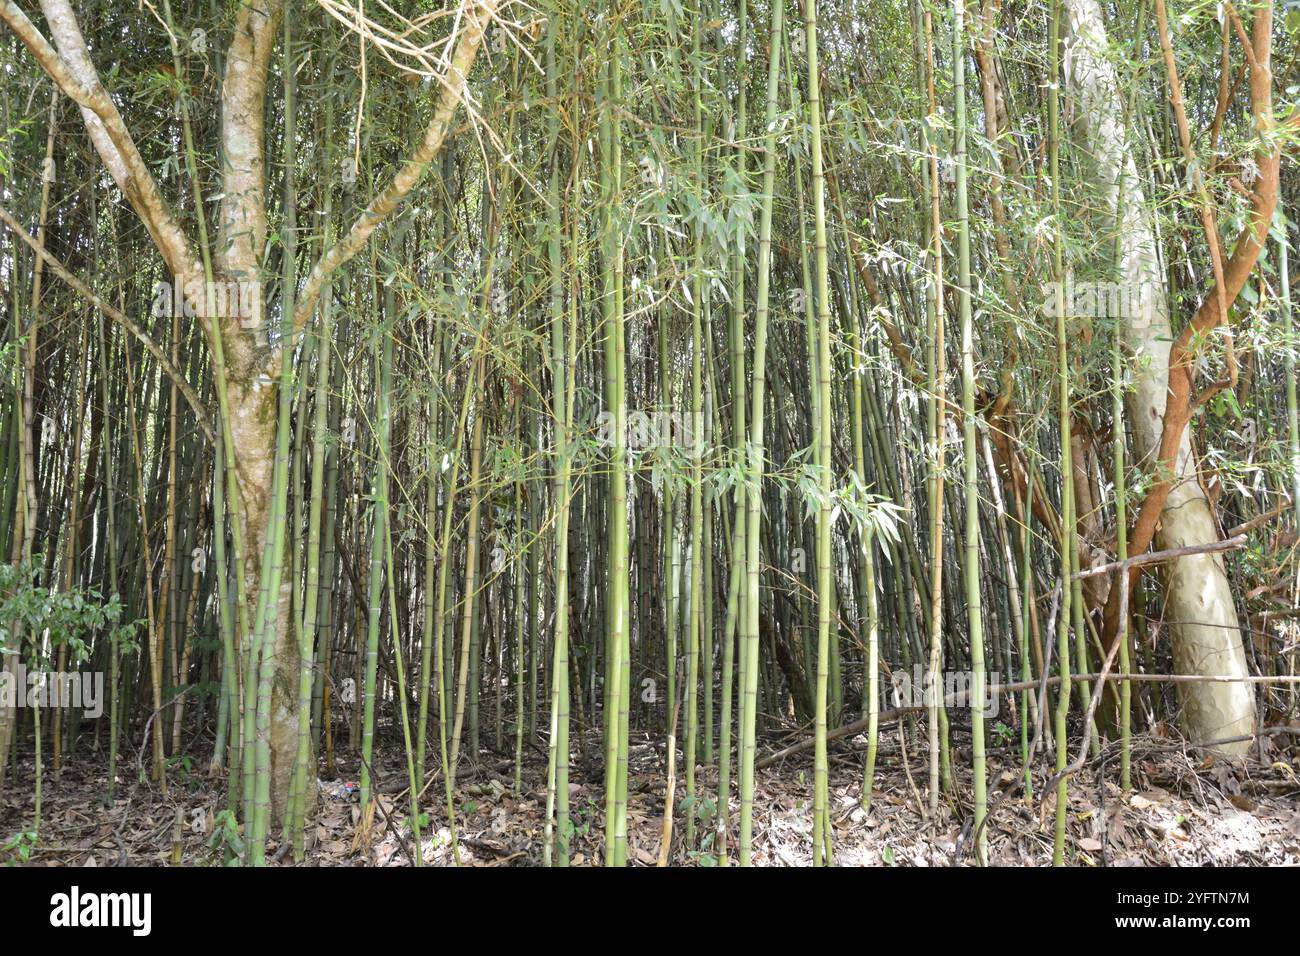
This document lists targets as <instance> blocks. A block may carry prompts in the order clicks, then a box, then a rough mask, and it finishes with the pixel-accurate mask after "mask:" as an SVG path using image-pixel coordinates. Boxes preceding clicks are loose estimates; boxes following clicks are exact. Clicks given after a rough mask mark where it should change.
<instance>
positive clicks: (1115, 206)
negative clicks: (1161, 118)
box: [1065, 0, 1255, 751]
mask: <svg viewBox="0 0 1300 956" xmlns="http://www.w3.org/2000/svg"><path fill="white" fill-rule="evenodd" d="M1065 8H1066V12H1067V17H1068V23H1069V31H1070V41H1069V42H1070V55H1069V57H1068V59H1067V61H1066V63H1067V71H1068V76H1067V78H1066V79H1067V82H1068V83H1069V85H1070V89H1071V92H1072V93H1073V94H1074V95H1075V97H1076V98H1077V102H1078V106H1079V113H1080V117H1079V120H1080V125H1081V126H1082V127H1084V129H1085V135H1086V138H1087V141H1088V146H1089V149H1090V151H1091V153H1092V156H1093V159H1094V161H1095V163H1096V174H1097V180H1098V184H1099V187H1100V190H1101V193H1102V197H1103V199H1104V203H1103V205H1104V208H1107V209H1109V210H1111V212H1112V214H1116V213H1117V214H1118V215H1119V217H1120V219H1121V224H1120V235H1119V237H1118V240H1119V244H1120V268H1119V276H1118V281H1119V283H1120V288H1121V290H1122V291H1123V293H1124V295H1122V296H1121V300H1122V301H1126V302H1127V303H1129V304H1130V305H1131V308H1130V309H1129V310H1128V311H1127V313H1126V314H1125V316H1124V318H1125V320H1126V324H1125V326H1124V343H1125V346H1126V347H1127V349H1128V350H1129V352H1130V354H1131V356H1132V359H1133V360H1132V362H1131V365H1130V369H1131V375H1132V388H1131V390H1130V392H1129V394H1128V402H1127V410H1128V417H1129V421H1128V423H1127V425H1128V428H1129V431H1130V433H1131V434H1132V435H1133V443H1134V446H1135V449H1136V451H1137V463H1138V466H1139V467H1145V468H1148V469H1150V468H1151V467H1152V465H1153V463H1154V462H1156V461H1157V460H1158V454H1159V450H1160V443H1161V436H1162V434H1163V431H1164V417H1165V405H1166V400H1167V397H1168V394H1169V371H1170V362H1169V356H1170V349H1171V346H1172V344H1173V341H1174V336H1173V331H1172V328H1171V325H1170V320H1169V311H1168V306H1167V298H1166V290H1165V285H1164V270H1163V268H1162V264H1161V261H1160V255H1159V248H1158V245H1157V243H1156V237H1155V228H1154V223H1153V221H1152V215H1151V212H1150V210H1149V209H1148V207H1147V206H1146V203H1145V197H1144V196H1143V192H1142V181H1141V180H1140V179H1139V177H1138V174H1137V166H1136V164H1135V162H1134V160H1133V156H1132V154H1131V152H1130V151H1129V147H1128V144H1127V142H1126V130H1125V127H1124V120H1123V103H1122V100H1121V93H1120V88H1119V85H1118V77H1117V73H1116V70H1115V68H1114V66H1113V64H1112V61H1111V60H1109V59H1107V50H1106V47H1107V39H1106V28H1105V25H1104V23H1103V19H1102V14H1101V10H1100V8H1099V6H1098V4H1097V0H1065ZM1196 471H1197V463H1196V459H1195V456H1194V455H1193V454H1192V448H1191V439H1190V434H1189V429H1188V428H1187V427H1186V426H1184V427H1183V428H1182V429H1181V435H1180V436H1179V438H1178V444H1177V454H1176V456H1175V468H1174V469H1173V474H1174V476H1175V477H1174V480H1173V481H1172V482H1171V483H1170V488H1169V493H1168V498H1167V500H1166V501H1165V504H1164V508H1163V510H1162V511H1161V513H1160V526H1159V530H1158V531H1157V533H1156V539H1155V540H1156V547H1157V548H1159V549H1165V548H1177V547H1183V546H1187V545H1198V544H1208V543H1210V542H1213V541H1217V540H1219V529H1218V526H1217V522H1216V521H1215V517H1214V513H1213V511H1212V510H1211V508H1210V503H1209V501H1208V500H1207V499H1206V496H1205V491H1204V489H1203V488H1202V487H1201V484H1200V482H1199V481H1198V480H1197V476H1196ZM1164 584H1165V598H1164V602H1163V616H1164V619H1165V622H1166V626H1167V627H1168V628H1169V633H1170V637H1171V640H1172V643H1173V657H1174V670H1175V671H1176V672H1177V673H1180V674H1203V675H1229V676H1246V674H1247V668H1246V655H1245V650H1244V648H1243V647H1242V639H1241V629H1240V626H1239V624H1238V621H1237V610H1236V606H1235V604H1234V603H1233V597H1232V591H1231V588H1230V586H1229V583H1228V577H1227V573H1226V571H1225V569H1224V563H1223V558H1222V556H1221V555H1219V554H1200V555H1192V556H1190V557H1184V558H1179V559H1178V560H1176V561H1174V562H1172V563H1170V564H1168V565H1166V567H1165V571H1164ZM1178 686H1179V689H1180V692H1181V700H1182V708H1183V712H1182V716H1183V721H1182V724H1183V730H1184V732H1185V733H1186V734H1187V735H1188V737H1189V738H1190V739H1192V740H1193V741H1209V740H1218V739H1222V738H1226V737H1236V736H1241V735H1245V734H1249V733H1251V731H1252V729H1253V727H1254V722H1255V702H1254V697H1253V695H1252V694H1251V690H1250V685H1249V684H1246V683H1182V684H1179V685H1178ZM1246 746H1247V744H1245V743H1239V744H1232V745H1223V746H1222V747H1221V748H1220V749H1221V750H1224V751H1234V750H1235V751H1240V750H1243V749H1245V747H1246Z"/></svg>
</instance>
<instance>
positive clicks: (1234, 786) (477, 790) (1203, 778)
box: [0, 726, 1300, 867]
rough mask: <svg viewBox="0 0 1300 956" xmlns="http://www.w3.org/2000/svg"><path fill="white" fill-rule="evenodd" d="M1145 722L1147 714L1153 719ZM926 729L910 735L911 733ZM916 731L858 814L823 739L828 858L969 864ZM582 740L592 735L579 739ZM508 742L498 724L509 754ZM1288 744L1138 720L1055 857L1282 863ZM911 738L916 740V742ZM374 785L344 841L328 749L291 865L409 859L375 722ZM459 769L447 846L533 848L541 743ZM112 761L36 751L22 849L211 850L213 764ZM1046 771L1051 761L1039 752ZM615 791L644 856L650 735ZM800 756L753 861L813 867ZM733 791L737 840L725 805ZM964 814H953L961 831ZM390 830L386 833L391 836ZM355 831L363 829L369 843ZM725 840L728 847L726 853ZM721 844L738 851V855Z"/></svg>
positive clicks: (161, 853) (1013, 825)
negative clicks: (64, 758) (1181, 731)
mask: <svg viewBox="0 0 1300 956" xmlns="http://www.w3.org/2000/svg"><path fill="white" fill-rule="evenodd" d="M1158 730H1159V728H1158ZM923 736H924V730H923V728H922V729H921V734H920V737H921V738H923ZM799 739H800V738H799V737H797V736H789V737H788V738H786V737H782V738H777V737H768V738H767V739H765V740H764V741H762V742H760V753H762V752H764V751H767V752H771V751H772V750H774V749H776V748H777V747H779V746H781V745H782V744H785V743H790V742H792V741H797V740H799ZM918 742H920V741H912V740H910V739H909V740H908V741H907V753H908V755H909V757H910V770H911V774H910V776H909V774H908V773H907V772H906V770H905V768H904V762H903V761H902V760H901V759H900V752H899V743H900V734H899V733H898V730H897V727H896V726H895V727H886V728H882V730H881V735H880V753H879V757H878V760H877V770H876V780H875V788H874V789H875V795H874V799H873V801H872V806H871V809H870V812H866V811H864V810H863V809H862V808H861V806H860V797H861V790H862V754H863V750H864V743H865V741H864V739H863V738H861V737H859V738H853V739H851V740H845V741H838V742H835V743H834V744H833V745H832V748H831V790H830V802H831V814H832V821H833V829H834V852H835V862H836V863H837V864H838V865H841V866H882V865H883V866H952V865H969V864H970V863H971V861H972V856H971V853H970V832H969V823H968V821H969V819H970V809H971V808H970V806H969V802H968V796H967V795H969V793H970V780H969V779H968V776H969V771H968V770H966V768H967V767H968V765H969V744H968V741H967V740H966V739H965V738H964V737H963V736H962V734H961V733H960V732H959V731H954V738H953V751H954V753H953V756H954V760H955V762H956V764H957V767H958V768H959V769H958V779H957V781H956V788H955V793H957V794H960V795H962V796H961V797H960V799H959V800H954V799H953V798H948V799H946V800H944V801H941V804H940V812H939V817H940V819H939V821H938V824H937V825H935V826H931V825H930V824H928V823H927V822H926V821H925V820H924V818H923V815H922V807H921V801H922V800H923V799H924V797H923V795H924V788H925V784H926V778H927V770H926V766H925V761H924V757H923V748H919V747H918V746H917V743H918ZM586 743H587V745H588V747H589V748H590V749H591V751H596V750H598V744H597V742H595V741H587V742H586ZM511 744H513V740H512V739H510V738H507V741H506V747H507V751H508V753H512V750H511ZM1297 744H1300V741H1298V740H1297V738H1296V737H1295V736H1290V737H1285V736H1282V737H1275V738H1264V739H1263V740H1262V741H1261V743H1260V744H1259V745H1257V746H1256V747H1255V748H1254V750H1253V752H1252V755H1251V756H1250V757H1248V758H1243V759H1236V760H1223V759H1215V758H1209V757H1198V756H1196V755H1195V752H1194V751H1191V750H1188V749H1187V748H1185V747H1183V746H1182V745H1181V744H1180V742H1179V741H1178V740H1176V739H1174V738H1171V737H1169V736H1162V735H1160V734H1159V733H1157V734H1156V735H1144V736H1141V737H1135V739H1134V742H1133V753H1134V757H1133V790H1132V792H1131V793H1129V794H1128V795H1127V796H1124V795H1122V794H1121V793H1120V791H1119V788H1118V786H1117V780H1118V763H1119V762H1118V757H1117V756H1108V757H1107V764H1106V768H1105V774H1104V779H1103V776H1102V775H1101V774H1100V773H1099V772H1098V769H1097V765H1098V763H1099V761H1092V762H1090V764H1089V766H1087V767H1085V768H1084V770H1083V771H1082V772H1080V773H1079V774H1078V775H1076V776H1075V777H1074V778H1073V780H1072V781H1071V784H1070V788H1069V815H1068V817H1067V832H1068V839H1067V851H1066V852H1067V861H1068V862H1070V863H1072V864H1075V865H1083V866H1105V865H1109V866H1169V865H1174V866H1203V865H1214V866H1234V865H1235V866H1287V865H1290V866H1296V865H1300V746H1297ZM918 754H922V756H918ZM1018 755H1019V750H1018V744H1017V743H1013V744H1011V745H1010V746H1008V747H1005V748H1001V749H997V748H995V749H994V751H993V752H992V753H991V755H990V758H989V789H990V801H991V803H992V805H993V813H992V818H991V819H992V822H991V826H990V828H989V853H990V862H992V863H993V864H995V865H1010V866H1046V865H1049V864H1050V863H1051V860H1052V834H1053V817H1054V812H1055V793H1050V794H1046V795H1045V796H1046V799H1039V796H1040V788H1041V787H1042V786H1043V784H1044V782H1045V780H1046V777H1045V776H1044V775H1043V774H1039V775H1038V776H1037V777H1036V778H1035V781H1034V786H1035V791H1034V801H1033V803H1032V805H1030V804H1027V803H1026V801H1025V800H1024V797H1023V794H1021V793H1019V792H1018V788H1017V789H1013V788H1011V787H1010V784H1011V783H1012V782H1013V781H1014V780H1015V779H1016V778H1017V776H1018V774H1019V769H1020V762H1019V756H1018ZM24 756H25V757H26V759H21V758H20V773H19V779H17V780H14V779H10V780H8V781H7V782H6V785H5V789H4V790H3V791H0V862H4V860H3V857H5V856H6V853H5V851H4V849H3V848H4V846H5V844H6V843H7V842H8V841H9V840H10V838H11V837H12V836H13V835H14V834H16V833H18V832H21V831H23V830H27V829H30V822H31V819H32V811H33V800H32V795H33V790H34V788H33V786H32V784H33V782H34V781H33V780H32V770H33V763H32V760H31V755H30V754H26V755H24ZM376 756H377V760H376V769H377V771H378V779H379V781H380V785H379V787H378V793H379V796H378V798H377V810H378V813H377V815H376V820H375V821H374V823H373V825H372V826H371V827H370V830H369V832H370V839H369V840H368V841H362V840H359V839H358V824H359V822H360V809H359V805H358V796H357V791H356V778H357V768H358V766H359V761H358V759H357V758H356V757H355V756H353V755H351V754H348V753H340V754H339V757H338V761H337V764H338V768H337V769H338V771H339V774H340V776H339V777H338V778H337V779H333V780H324V779H322V780H321V781H320V784H319V788H320V792H319V797H320V799H319V801H318V803H317V813H316V816H315V820H314V822H313V825H312V826H311V827H310V828H309V830H308V835H307V853H306V860H305V865H319V866H406V865H410V864H411V863H412V862H413V861H412V859H411V855H412V849H411V841H410V840H409V832H408V831H407V830H406V824H405V816H406V812H407V809H408V803H407V797H406V793H405V790H404V785H405V780H406V764H405V755H404V752H403V750H402V748H401V745H400V737H391V738H385V739H384V741H383V746H382V747H381V748H380V751H379V753H378V754H377V755H376ZM584 756H588V757H590V758H591V762H590V763H587V762H585V761H584V760H583V759H581V758H580V759H577V760H575V762H574V763H575V766H574V768H573V771H572V775H571V782H570V813H571V816H572V818H573V819H574V821H575V833H574V835H573V840H572V854H573V861H572V862H573V864H574V865H578V866H582V865H592V864H596V863H599V862H600V861H601V860H602V859H603V833H604V829H603V818H604V784H603V779H602V778H601V776H600V774H599V772H598V771H596V770H594V769H591V770H587V769H584V768H587V767H591V768H594V767H595V766H596V754H595V753H594V752H593V753H585V754H584ZM479 758H480V759H479V760H478V762H477V764H476V765H473V766H469V765H467V766H466V767H465V768H464V771H463V772H462V774H461V781H460V786H459V789H458V793H457V803H458V806H457V817H458V830H459V833H458V835H459V838H460V847H461V852H460V862H461V864H462V865H469V866H521V865H537V864H540V863H541V847H542V844H543V834H544V824H545V813H546V796H545V774H546V763H545V759H544V755H543V754H542V753H541V751H540V750H532V751H530V752H527V753H526V754H525V765H524V771H523V787H522V791H523V792H522V793H520V794H518V795H516V794H515V793H514V792H513V789H514V787H513V783H514V780H513V778H514V761H513V756H510V755H503V754H495V753H492V752H490V751H483V752H482V753H481V754H480V755H479ZM680 764H681V761H680V758H679V761H678V770H677V779H676V786H675V803H676V813H675V828H674V831H673V854H672V858H671V859H672V862H673V863H675V864H681V863H685V864H697V865H712V864H714V863H716V860H715V857H714V855H713V854H712V852H708V853H700V852H692V853H690V854H686V853H685V852H684V845H685V844H684V828H685V817H686V815H687V814H688V813H689V812H690V809H691V804H690V803H689V802H687V801H685V800H684V798H685V785H684V781H683V779H682V777H681V766H680ZM106 765H107V760H106V758H105V757H104V755H101V754H98V753H95V752H93V751H92V752H90V753H85V754H78V755H77V756H75V757H74V758H73V759H72V760H71V761H70V762H69V763H68V765H66V766H65V767H64V770H63V775H62V780H61V781H59V782H57V783H56V782H55V781H54V779H53V775H52V773H51V772H50V771H49V769H48V767H47V769H46V773H45V780H44V786H43V790H44V798H43V804H44V806H43V810H42V815H43V822H42V827H41V834H40V837H41V838H40V842H39V843H38V844H37V846H36V848H35V849H34V851H33V852H32V855H31V864H33V865H38V866H39V865H45V866H59V865H73V866H101V867H108V866H126V865H133V866H140V865H145V866H150V865H153V866H156V865H163V864H169V863H172V862H173V861H174V860H177V859H178V860H179V861H180V863H181V864H182V865H191V866H203V865H215V864H217V863H218V862H219V857H220V854H219V852H218V851H216V850H214V849H212V848H211V846H210V844H211V842H212V832H213V829H214V826H215V825H216V824H217V822H218V817H217V814H218V813H219V812H220V811H221V810H222V809H223V808H224V807H225V805H226V795H225V784H224V781H221V780H210V779H208V778H207V777H206V776H205V775H204V773H203V772H202V771H201V770H200V769H198V768H195V767H193V766H191V765H189V764H188V762H187V761H179V762H175V763H174V765H173V766H172V768H171V771H170V774H169V780H170V791H169V795H168V797H167V798H163V797H162V795H161V793H160V792H159V791H158V789H157V788H155V787H152V786H150V785H148V784H145V783H140V782H135V781H136V780H137V779H138V778H137V775H136V772H135V767H134V756H133V755H124V757H123V765H124V767H125V766H129V767H130V768H131V769H130V772H125V771H123V772H121V773H119V786H118V792H117V795H116V797H115V798H114V799H113V800H112V801H111V805H109V804H108V803H107V802H106V800H105V793H106V790H107V788H106V783H107V780H106V770H107V766H106ZM1043 767H1044V768H1045V767H1046V762H1044V763H1043ZM630 768H631V769H630V772H631V776H630V781H629V787H628V789H629V797H628V840H629V845H628V858H629V861H630V862H631V863H632V864H633V865H654V864H655V863H656V861H657V860H658V857H659V850H660V846H661V843H662V839H663V813H664V801H665V794H666V791H667V785H666V780H667V776H668V774H667V768H666V766H665V764H664V760H663V747H662V741H661V740H654V741H652V740H651V739H650V738H649V737H647V736H646V735H644V734H634V736H633V742H632V755H631V764H630ZM697 787H698V788H699V790H700V792H701V793H702V794H703V799H701V800H699V801H696V802H695V804H694V806H695V811H696V813H697V815H698V816H697V819H699V824H698V825H699V829H700V832H701V833H703V832H705V831H706V829H707V830H711V829H712V827H713V824H712V823H711V822H710V821H709V820H708V819H707V817H706V814H708V813H711V812H712V801H713V799H715V798H716V790H717V776H716V772H715V771H713V770H709V769H706V770H703V771H702V772H701V773H700V775H699V778H698V779H697ZM811 794H812V756H811V753H803V754H799V755H796V756H793V757H790V758H787V759H786V760H785V761H784V762H783V763H781V764H777V765H774V766H772V767H769V768H766V769H763V770H760V771H758V773H757V785H756V794H755V811H754V816H755V819H754V834H755V836H754V860H753V862H754V863H755V865H759V866H802V865H808V864H809V863H811V847H812V838H811V832H812V805H811ZM444 800H445V798H444V797H443V790H442V788H441V782H440V780H439V779H433V780H431V782H430V784H429V785H428V786H427V787H426V793H425V797H424V802H423V804H422V809H423V810H424V812H425V813H427V814H428V815H429V817H430V818H431V820H432V826H431V828H428V829H426V832H425V833H423V834H422V846H423V858H424V861H425V863H426V864H428V865H444V866H446V865H453V859H452V852H451V846H450V834H449V832H448V829H447V827H446V812H445V809H443V808H445V802H444ZM737 806H738V801H737V796H736V793H735V785H734V782H733V787H732V825H733V838H734V826H735V819H736V813H737ZM963 827H964V828H963ZM399 833H401V834H403V836H402V837H401V838H400V839H399V836H398V834H399ZM367 842H368V845H364V844H365V843H367ZM733 853H734V850H733ZM268 859H269V860H271V862H272V863H273V864H280V865H291V864H292V858H291V855H290V854H289V853H288V848H287V847H284V846H282V845H280V844H277V843H276V841H275V839H274V838H273V839H272V843H271V846H270V847H269V848H268ZM733 859H734V857H733Z"/></svg>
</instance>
